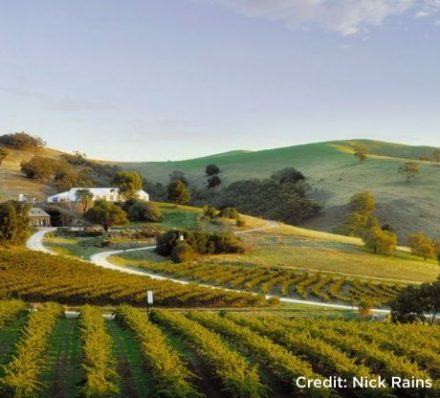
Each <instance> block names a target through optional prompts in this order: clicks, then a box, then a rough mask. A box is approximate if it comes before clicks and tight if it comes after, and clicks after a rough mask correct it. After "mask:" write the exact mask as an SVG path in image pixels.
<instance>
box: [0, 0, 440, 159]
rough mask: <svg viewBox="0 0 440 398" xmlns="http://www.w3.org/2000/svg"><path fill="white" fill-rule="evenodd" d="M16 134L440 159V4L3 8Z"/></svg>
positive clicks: (187, 2) (220, 0) (77, 146)
mask: <svg viewBox="0 0 440 398" xmlns="http://www.w3.org/2000/svg"><path fill="white" fill-rule="evenodd" d="M0 60H1V62H0V132H1V133H9V132H14V131H21V130H25V131H28V132H30V133H32V134H35V135H38V136H41V137H43V138H45V139H46V141H47V143H48V145H49V146H51V147H55V148H59V149H63V150H67V151H74V150H80V151H83V152H86V153H87V154H88V155H89V156H90V157H95V158H102V159H114V160H168V159H184V158H190V157H196V156H202V155H208V154H212V153H218V152H223V151H228V150H232V149H251V150H252V149H262V148H270V147H279V146H287V145H295V144H300V143H306V142H312V141H325V140H334V139H342V138H371V139H383V140H387V141H397V142H403V143H409V144H428V145H434V146H440V142H439V139H438V137H439V133H440V95H439V93H440V72H439V71H440V1H439V0H380V1H379V0H368V1H367V0H356V1H355V0H154V1H153V0H125V1H120V0H99V1H98V0H87V1H86V0H75V1H70V0H51V1H49V0H39V1H38V2H35V1H31V0H3V1H2V2H1V13H0Z"/></svg>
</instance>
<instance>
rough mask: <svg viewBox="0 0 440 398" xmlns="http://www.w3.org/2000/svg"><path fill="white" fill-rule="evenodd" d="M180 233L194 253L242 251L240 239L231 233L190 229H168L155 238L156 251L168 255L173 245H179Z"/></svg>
mask: <svg viewBox="0 0 440 398" xmlns="http://www.w3.org/2000/svg"><path fill="white" fill-rule="evenodd" d="M180 234H182V235H183V238H184V240H185V242H186V243H187V244H188V245H189V246H191V248H192V249H193V250H194V252H195V253H199V254H220V253H243V252H244V246H243V244H242V241H241V240H240V239H239V238H238V237H237V236H235V235H234V234H232V233H222V234H213V233H207V232H192V231H184V232H182V233H181V232H179V231H168V232H165V233H164V234H162V235H160V236H158V237H157V239H156V252H157V253H159V254H160V255H162V256H169V255H170V254H171V252H172V251H173V249H174V247H175V246H177V245H179V243H180V242H181V241H180Z"/></svg>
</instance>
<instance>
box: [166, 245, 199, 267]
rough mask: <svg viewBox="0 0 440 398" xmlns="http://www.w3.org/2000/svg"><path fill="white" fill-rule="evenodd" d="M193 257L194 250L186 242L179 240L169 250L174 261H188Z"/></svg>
mask: <svg viewBox="0 0 440 398" xmlns="http://www.w3.org/2000/svg"><path fill="white" fill-rule="evenodd" d="M193 259H194V250H193V249H192V247H191V246H190V245H188V243H185V242H181V243H179V244H178V245H177V246H174V248H173V250H172V252H171V260H173V261H174V262H175V263H188V262H190V261H192V260H193Z"/></svg>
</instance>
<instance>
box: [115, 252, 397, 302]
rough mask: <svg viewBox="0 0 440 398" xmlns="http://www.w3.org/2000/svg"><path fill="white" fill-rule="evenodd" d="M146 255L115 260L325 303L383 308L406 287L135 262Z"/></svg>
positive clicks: (241, 267) (237, 267) (275, 270)
mask: <svg viewBox="0 0 440 398" xmlns="http://www.w3.org/2000/svg"><path fill="white" fill-rule="evenodd" d="M137 255H138V256H140V255H143V254H136V253H133V254H128V255H126V256H124V257H123V258H122V257H114V258H113V261H114V262H117V263H118V264H128V265H134V266H137V267H140V268H144V269H147V270H150V271H154V272H156V273H158V274H163V275H168V276H171V277H173V278H178V279H182V280H187V281H196V282H201V283H207V284H212V285H216V286H221V287H226V288H232V289H241V290H247V291H253V292H255V293H261V294H275V295H280V296H284V297H293V298H301V299H312V300H313V299H314V300H318V301H324V302H340V303H347V304H358V303H361V302H362V301H364V300H366V299H368V301H369V302H371V304H374V305H383V304H387V303H388V302H389V301H390V300H392V299H393V298H394V297H396V295H397V294H398V293H399V291H400V290H401V289H402V287H403V286H404V285H403V284H393V283H385V282H380V281H372V280H359V279H353V278H348V277H344V276H338V275H335V274H326V273H317V272H304V271H299V270H291V269H288V268H282V267H262V266H254V265H250V264H236V263H228V262H222V263H219V262H215V261H212V262H209V261H201V262H197V263H187V264H174V263H171V262H154V261H148V260H146V259H140V260H137V259H134V260H133V259H132V258H133V257H134V256H137Z"/></svg>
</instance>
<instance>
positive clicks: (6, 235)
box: [0, 200, 29, 245]
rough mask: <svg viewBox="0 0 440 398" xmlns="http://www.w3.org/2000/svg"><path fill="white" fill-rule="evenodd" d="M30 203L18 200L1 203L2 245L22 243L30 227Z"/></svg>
mask: <svg viewBox="0 0 440 398" xmlns="http://www.w3.org/2000/svg"><path fill="white" fill-rule="evenodd" d="M28 213H29V205H27V204H23V203H21V202H17V201H13V200H10V201H7V202H3V203H0V245H8V244H22V243H24V241H25V240H26V237H27V233H28V229H29V216H28Z"/></svg>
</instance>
